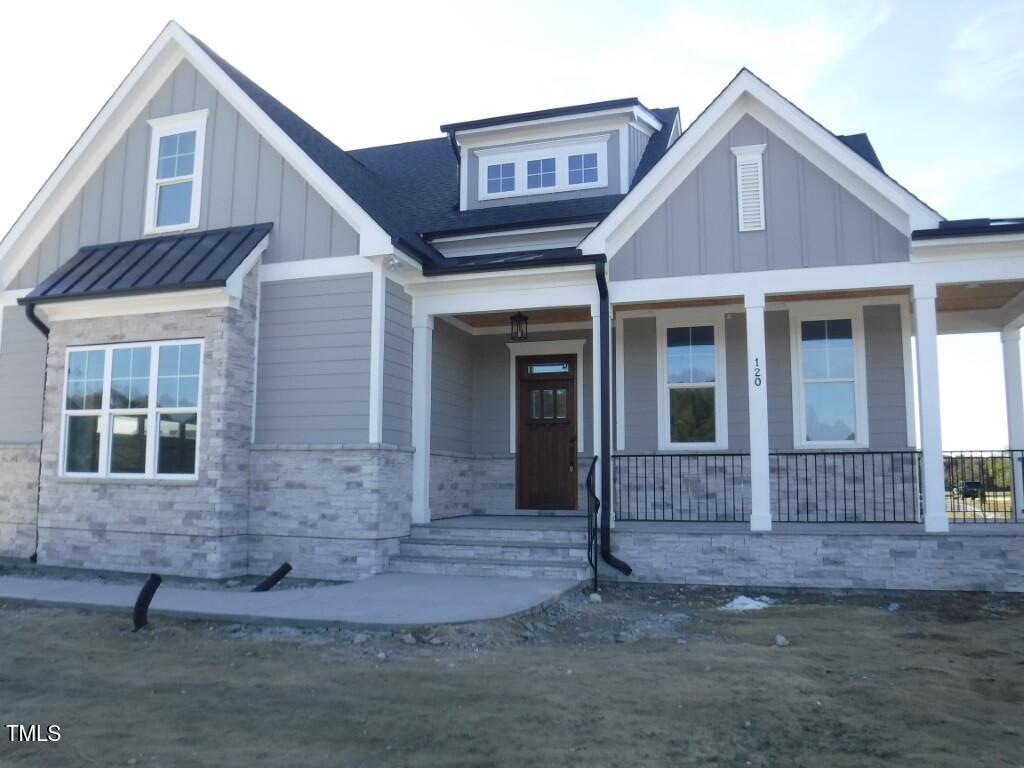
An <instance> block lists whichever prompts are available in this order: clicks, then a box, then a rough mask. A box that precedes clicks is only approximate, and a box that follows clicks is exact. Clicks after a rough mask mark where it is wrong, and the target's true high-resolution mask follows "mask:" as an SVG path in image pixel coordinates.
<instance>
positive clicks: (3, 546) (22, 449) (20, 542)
mask: <svg viewBox="0 0 1024 768" xmlns="http://www.w3.org/2000/svg"><path fill="white" fill-rule="evenodd" d="M38 491H39V446H38V445H37V444H34V443H33V444H27V445H26V444H17V445H0V557H31V555H32V553H33V552H35V550H36V500H37V495H38Z"/></svg>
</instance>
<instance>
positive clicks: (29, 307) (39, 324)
mask: <svg viewBox="0 0 1024 768" xmlns="http://www.w3.org/2000/svg"><path fill="white" fill-rule="evenodd" d="M25 317H27V318H28V321H29V322H30V323H32V325H34V326H35V327H36V328H38V329H39V332H40V333H42V334H43V336H45V337H46V353H45V355H44V357H43V407H42V408H41V409H40V412H41V413H42V414H43V421H44V422H45V420H46V419H45V411H46V377H47V375H48V373H49V370H48V369H49V367H50V365H49V358H50V328H49V326H47V325H46V323H44V322H43V321H42V320H40V319H39V318H38V317H37V316H36V305H35V304H26V305H25ZM42 430H43V425H42V424H40V425H39V431H40V433H42ZM42 488H43V440H42V437H40V438H39V474H38V476H37V477H36V545H35V549H34V551H33V552H32V557H31V558H29V559H30V560H31V561H32V562H33V563H34V562H36V560H37V559H38V557H39V502H40V496H41V494H42Z"/></svg>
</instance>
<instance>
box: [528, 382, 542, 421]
mask: <svg viewBox="0 0 1024 768" xmlns="http://www.w3.org/2000/svg"><path fill="white" fill-rule="evenodd" d="M540 411H541V392H540V390H539V389H535V390H533V391H532V392H530V418H531V419H539V418H540Z"/></svg>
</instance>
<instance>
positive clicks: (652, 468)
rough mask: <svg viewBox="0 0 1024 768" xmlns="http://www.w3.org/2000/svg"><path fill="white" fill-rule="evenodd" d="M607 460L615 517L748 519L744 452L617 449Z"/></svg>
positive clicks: (747, 468)
mask: <svg viewBox="0 0 1024 768" xmlns="http://www.w3.org/2000/svg"><path fill="white" fill-rule="evenodd" d="M612 461H613V464H614V468H615V518H616V519H617V520H640V521H645V522H656V521H672V522H744V521H748V520H750V455H749V454H746V453H657V454H639V453H628V454H627V453H621V454H617V455H616V456H613V457H612Z"/></svg>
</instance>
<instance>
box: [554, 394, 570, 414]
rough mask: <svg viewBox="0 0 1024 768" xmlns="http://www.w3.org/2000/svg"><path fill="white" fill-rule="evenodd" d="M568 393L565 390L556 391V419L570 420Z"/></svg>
mask: <svg viewBox="0 0 1024 768" xmlns="http://www.w3.org/2000/svg"><path fill="white" fill-rule="evenodd" d="M568 400H569V398H568V391H567V390H564V389H556V390H555V418H556V419H565V418H568V416H567V415H566V414H567V410H566V409H567V407H568V406H567V403H568Z"/></svg>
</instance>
